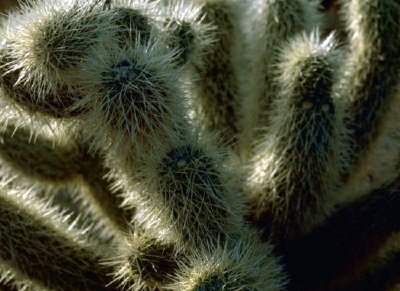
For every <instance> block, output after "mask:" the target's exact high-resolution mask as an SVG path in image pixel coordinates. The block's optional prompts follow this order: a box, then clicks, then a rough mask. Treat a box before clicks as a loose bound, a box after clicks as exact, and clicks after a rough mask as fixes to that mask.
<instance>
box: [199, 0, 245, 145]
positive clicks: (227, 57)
mask: <svg viewBox="0 0 400 291" xmlns="http://www.w3.org/2000/svg"><path fill="white" fill-rule="evenodd" d="M200 3H201V4H202V7H201V14H200V15H201V16H202V23H204V24H205V25H212V26H213V31H212V32H213V34H212V36H213V38H214V39H215V40H214V42H213V43H212V45H211V48H210V49H209V51H207V52H205V53H204V55H203V58H202V63H201V64H199V65H197V64H195V71H194V73H195V75H196V76H198V80H194V81H193V82H194V85H193V86H194V87H195V90H194V92H193V94H194V96H195V101H194V104H195V107H196V109H197V118H198V120H199V124H200V125H201V126H203V127H204V128H205V129H206V130H208V131H219V132H220V133H221V135H222V138H221V142H222V143H223V144H225V145H232V144H233V143H234V142H235V139H236V134H237V124H236V115H237V110H238V109H237V106H238V104H237V94H238V92H237V91H238V87H237V86H238V84H237V82H236V80H235V78H236V76H235V72H234V67H233V45H234V42H235V41H236V31H235V25H236V23H235V22H236V21H237V19H236V18H235V17H236V15H235V11H234V10H233V7H232V4H233V3H231V2H230V1H225V0H224V1H219V0H217V1H215V0H202V1H200ZM194 45H197V43H196V42H195V43H194Z"/></svg>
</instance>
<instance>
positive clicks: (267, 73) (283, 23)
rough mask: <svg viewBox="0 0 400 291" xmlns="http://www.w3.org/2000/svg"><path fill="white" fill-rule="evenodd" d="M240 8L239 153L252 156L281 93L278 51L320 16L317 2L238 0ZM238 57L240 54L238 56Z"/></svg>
mask: <svg viewBox="0 0 400 291" xmlns="http://www.w3.org/2000/svg"><path fill="white" fill-rule="evenodd" d="M236 5H237V6H238V7H237V8H236V9H240V11H241V17H242V18H241V20H240V26H239V27H240V29H239V30H238V31H239V33H240V34H239V39H240V41H241V45H240V46H239V47H238V52H237V53H236V54H237V55H238V54H239V53H240V54H241V59H239V61H238V62H236V64H237V65H236V71H237V72H238V73H237V76H238V82H239V83H240V91H239V110H240V111H239V113H238V118H239V119H238V124H239V133H240V134H239V138H238V139H239V143H240V145H239V146H240V148H239V154H240V156H242V157H243V158H244V159H246V158H249V157H250V156H251V154H252V151H253V146H254V144H256V143H257V142H258V141H259V140H260V138H261V137H262V135H263V133H265V127H266V126H267V124H268V120H269V117H268V115H269V112H270V110H271V101H272V99H274V96H275V95H277V94H279V90H280V89H277V88H275V86H274V78H275V77H274V72H275V66H276V65H277V54H278V53H279V48H280V46H281V45H282V43H283V42H285V41H287V40H288V39H290V38H291V37H293V36H295V35H297V34H298V33H302V32H306V33H308V32H311V30H312V29H313V28H314V27H316V26H318V24H319V23H320V17H319V15H318V12H317V1H309V0H289V1H288V0H267V1H265V0H259V1H237V2H236ZM238 57H239V56H238Z"/></svg>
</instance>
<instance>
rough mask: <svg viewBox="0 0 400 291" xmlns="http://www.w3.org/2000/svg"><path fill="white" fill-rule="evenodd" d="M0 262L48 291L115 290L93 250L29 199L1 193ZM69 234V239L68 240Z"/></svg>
mask: <svg viewBox="0 0 400 291" xmlns="http://www.w3.org/2000/svg"><path fill="white" fill-rule="evenodd" d="M0 195H1V196H0V220H1V223H0V226H1V228H0V234H1V235H0V240H1V243H0V245H1V248H0V260H1V262H2V264H5V265H6V266H8V267H9V268H10V269H12V270H13V272H15V273H16V274H18V276H21V277H22V278H26V279H30V280H33V281H34V282H36V283H38V284H39V285H42V286H43V287H46V288H50V289H60V288H61V289H62V290H76V288H80V289H81V290H113V289H114V287H112V286H111V285H110V286H108V287H107V284H108V283H109V281H110V278H109V275H108V274H109V272H110V270H108V269H107V268H105V267H104V266H102V265H101V260H103V259H105V258H107V257H102V255H100V254H99V253H97V252H96V251H95V246H94V245H90V244H89V243H88V242H84V240H83V239H84V236H83V235H82V234H79V233H78V232H77V231H74V230H73V229H72V228H71V227H69V226H68V225H66V224H65V223H64V222H63V218H62V217H60V216H59V215H58V216H57V215H56V213H55V211H54V210H51V209H46V206H45V205H40V203H38V202H37V201H34V199H33V198H32V197H29V196H28V194H24V195H22V194H18V193H6V192H5V191H4V190H3V189H2V190H1V193H0ZM65 231H68V233H69V234H66V233H65Z"/></svg>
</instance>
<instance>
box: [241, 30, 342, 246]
mask: <svg viewBox="0 0 400 291" xmlns="http://www.w3.org/2000/svg"><path fill="white" fill-rule="evenodd" d="M317 33H318V32H314V33H313V34H311V36H305V35H303V36H298V37H296V38H294V39H293V40H291V41H290V42H289V43H288V44H286V46H285V47H283V48H282V51H281V53H280V57H279V59H280V62H279V67H278V70H277V73H276V75H277V77H276V83H275V87H276V88H278V89H279V90H278V93H277V96H276V97H275V98H274V99H273V100H272V102H271V107H272V109H271V112H270V115H269V117H270V120H269V126H268V128H267V129H266V131H267V132H268V134H267V135H266V136H265V137H264V139H263V140H262V142H260V144H259V145H258V146H257V148H256V151H255V155H254V156H253V158H252V162H251V164H250V167H249V169H250V175H249V178H248V182H247V187H248V188H247V189H246V190H247V192H248V195H249V204H250V206H251V208H252V210H251V212H252V214H251V215H253V217H254V219H255V220H256V221H258V222H259V223H261V224H263V225H265V226H268V225H269V226H270V227H271V228H272V229H271V230H272V233H274V234H275V235H276V236H277V237H278V239H279V238H288V239H293V238H296V237H298V236H301V235H303V234H304V233H305V232H307V231H309V230H310V229H311V228H312V227H313V226H315V225H317V224H318V223H319V222H320V221H322V220H323V219H324V217H326V216H327V215H328V214H329V213H330V211H332V207H333V205H332V203H331V202H330V200H329V199H331V197H332V195H333V194H334V193H335V191H337V190H338V186H339V185H340V173H342V172H343V171H344V169H345V167H346V166H347V159H346V157H347V148H346V145H347V142H348V139H347V131H346V129H345V127H344V123H343V119H344V115H343V114H344V113H343V108H342V106H341V105H340V103H339V101H340V100H334V99H332V97H331V86H332V84H333V82H334V81H335V69H336V67H337V65H338V62H339V58H340V56H341V54H340V52H338V51H335V49H334V39H333V35H331V36H330V37H328V38H327V39H325V40H323V41H321V40H320V39H319V37H318V35H317ZM267 229H268V227H267ZM267 232H268V230H267Z"/></svg>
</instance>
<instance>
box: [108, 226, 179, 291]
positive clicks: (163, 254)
mask: <svg viewBox="0 0 400 291" xmlns="http://www.w3.org/2000/svg"><path fill="white" fill-rule="evenodd" d="M126 242H127V243H126V246H125V248H124V249H122V250H120V255H119V256H118V257H116V258H113V259H112V260H111V261H110V262H109V265H110V266H113V268H114V270H115V271H114V282H115V284H117V285H119V286H120V287H121V288H122V289H123V290H132V291H133V290H153V289H161V290H163V288H164V287H165V286H166V285H167V284H169V283H170V282H171V280H172V277H173V275H174V274H175V272H176V271H177V270H178V256H177V254H176V252H175V247H174V244H172V243H168V242H165V241H163V240H160V239H159V238H158V236H157V235H154V234H152V233H151V231H148V232H143V231H140V230H139V231H134V232H133V233H129V234H127V237H126Z"/></svg>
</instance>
